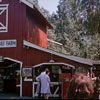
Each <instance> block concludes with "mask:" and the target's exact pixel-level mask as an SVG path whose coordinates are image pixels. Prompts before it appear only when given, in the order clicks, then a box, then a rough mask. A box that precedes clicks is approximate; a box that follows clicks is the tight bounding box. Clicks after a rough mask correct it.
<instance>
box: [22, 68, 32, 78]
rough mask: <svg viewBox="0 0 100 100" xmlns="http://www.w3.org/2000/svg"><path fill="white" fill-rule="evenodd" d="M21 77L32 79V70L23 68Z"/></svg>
mask: <svg viewBox="0 0 100 100" xmlns="http://www.w3.org/2000/svg"><path fill="white" fill-rule="evenodd" d="M22 75H23V77H32V68H23V69H22Z"/></svg>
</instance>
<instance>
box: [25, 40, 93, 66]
mask: <svg viewBox="0 0 100 100" xmlns="http://www.w3.org/2000/svg"><path fill="white" fill-rule="evenodd" d="M23 45H24V46H28V47H31V48H35V49H37V50H41V51H44V52H47V53H51V54H54V55H56V56H59V57H62V58H66V59H69V60H72V61H75V62H78V63H82V64H86V65H89V66H93V61H92V60H90V59H85V58H81V57H76V56H70V55H67V54H62V53H58V52H55V51H52V50H49V49H46V48H43V47H40V46H37V45H35V44H33V43H30V42H28V41H26V40H24V41H23Z"/></svg>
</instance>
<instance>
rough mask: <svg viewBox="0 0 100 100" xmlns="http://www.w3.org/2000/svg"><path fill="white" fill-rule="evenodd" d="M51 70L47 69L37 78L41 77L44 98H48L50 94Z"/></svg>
mask: <svg viewBox="0 0 100 100" xmlns="http://www.w3.org/2000/svg"><path fill="white" fill-rule="evenodd" d="M49 74H50V71H49V69H47V68H46V69H45V71H44V72H42V73H41V74H40V75H39V76H38V77H37V79H40V82H41V94H43V96H44V99H48V98H49V95H50V77H49Z"/></svg>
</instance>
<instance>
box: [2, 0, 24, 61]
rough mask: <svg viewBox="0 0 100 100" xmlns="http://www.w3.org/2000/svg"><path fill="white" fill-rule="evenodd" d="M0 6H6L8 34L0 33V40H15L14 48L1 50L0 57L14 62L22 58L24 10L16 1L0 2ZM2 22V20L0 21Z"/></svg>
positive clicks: (4, 0)
mask: <svg viewBox="0 0 100 100" xmlns="http://www.w3.org/2000/svg"><path fill="white" fill-rule="evenodd" d="M0 4H9V6H8V32H2V33H1V32H0V40H11V39H16V40H17V47H16V48H1V49H0V56H6V57H10V58H13V59H16V60H21V58H22V48H23V39H24V37H25V36H24V34H25V32H26V30H25V19H26V10H25V9H26V8H25V5H23V4H22V3H19V1H18V0H2V2H1V3H0ZM0 20H2V19H0Z"/></svg>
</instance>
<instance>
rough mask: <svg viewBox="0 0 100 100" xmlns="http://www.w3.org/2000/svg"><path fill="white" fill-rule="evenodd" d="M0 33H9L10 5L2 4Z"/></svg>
mask: <svg viewBox="0 0 100 100" xmlns="http://www.w3.org/2000/svg"><path fill="white" fill-rule="evenodd" d="M1 1H2V0H1ZM0 32H8V4H0Z"/></svg>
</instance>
